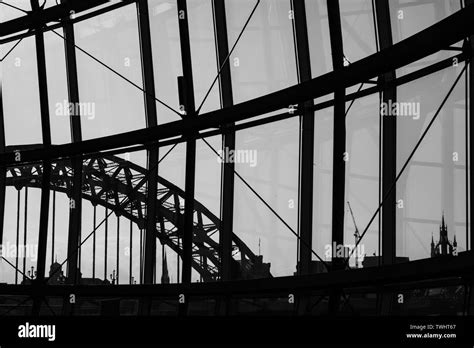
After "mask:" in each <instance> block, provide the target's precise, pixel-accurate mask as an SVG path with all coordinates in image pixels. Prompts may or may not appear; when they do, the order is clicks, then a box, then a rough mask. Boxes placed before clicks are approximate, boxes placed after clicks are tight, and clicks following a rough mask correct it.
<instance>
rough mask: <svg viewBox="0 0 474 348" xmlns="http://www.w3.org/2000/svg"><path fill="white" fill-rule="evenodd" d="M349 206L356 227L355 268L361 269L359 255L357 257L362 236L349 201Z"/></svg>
mask: <svg viewBox="0 0 474 348" xmlns="http://www.w3.org/2000/svg"><path fill="white" fill-rule="evenodd" d="M347 205H348V206H349V212H350V213H351V216H352V222H353V223H354V227H355V232H354V238H355V246H354V249H355V255H354V257H355V267H356V268H359V257H358V255H357V248H358V245H357V243H358V242H359V239H360V234H359V229H358V228H357V224H356V221H355V218H354V213H353V212H352V208H351V204H350V203H349V201H347Z"/></svg>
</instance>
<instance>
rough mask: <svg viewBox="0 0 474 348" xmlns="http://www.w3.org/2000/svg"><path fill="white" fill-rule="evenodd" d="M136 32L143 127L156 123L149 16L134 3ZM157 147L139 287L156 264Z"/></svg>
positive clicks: (150, 158) (150, 165)
mask: <svg viewBox="0 0 474 348" xmlns="http://www.w3.org/2000/svg"><path fill="white" fill-rule="evenodd" d="M137 11H138V30H139V38H140V56H141V63H142V78H143V88H144V90H145V92H146V93H145V94H144V102H145V115H146V125H147V127H154V126H156V125H157V124H158V121H157V110H156V103H155V97H154V96H155V78H154V71H153V55H152V46H151V34H150V16H149V11H148V2H147V1H146V0H139V1H137ZM158 156H159V151H158V147H156V146H153V147H151V148H150V149H149V150H148V151H147V169H148V171H149V172H148V183H147V198H146V199H147V208H146V209H147V214H146V225H145V235H144V238H143V239H144V241H143V242H144V248H143V252H144V260H143V284H152V283H153V274H154V269H155V264H156V213H157V200H156V197H157V194H158ZM150 305H151V302H150V301H148V300H146V301H142V302H141V303H140V312H141V313H142V314H148V313H149V311H150Z"/></svg>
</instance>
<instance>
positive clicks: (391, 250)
mask: <svg viewBox="0 0 474 348" xmlns="http://www.w3.org/2000/svg"><path fill="white" fill-rule="evenodd" d="M375 6H376V11H377V27H378V33H379V38H378V40H379V45H380V49H381V50H383V49H385V48H388V47H390V46H392V45H393V39H392V27H391V24H390V8H389V3H388V0H379V1H376V2H375ZM395 77H396V76H395V71H390V72H388V73H386V74H384V75H383V76H382V77H381V78H382V79H383V82H384V83H389V82H391V81H392V80H394V79H395ZM396 98H397V90H396V87H391V88H387V89H385V90H384V91H383V93H382V102H383V103H389V102H390V101H391V102H392V103H393V102H396ZM381 120H382V133H383V134H382V154H383V155H382V197H385V195H386V194H387V192H388V191H389V190H390V187H391V186H392V184H393V183H394V182H395V178H396V176H397V120H396V117H383V116H382V117H381ZM382 232H383V233H382V264H383V265H389V264H393V263H394V262H395V259H396V190H392V192H391V193H390V195H389V196H388V197H387V200H386V202H384V205H383V207H382Z"/></svg>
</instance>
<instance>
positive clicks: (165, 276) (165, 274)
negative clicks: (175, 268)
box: [161, 252, 170, 284]
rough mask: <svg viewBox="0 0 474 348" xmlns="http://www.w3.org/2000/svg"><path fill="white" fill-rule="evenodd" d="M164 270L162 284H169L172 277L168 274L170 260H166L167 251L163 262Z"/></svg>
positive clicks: (162, 271)
mask: <svg viewBox="0 0 474 348" xmlns="http://www.w3.org/2000/svg"><path fill="white" fill-rule="evenodd" d="M161 267H162V270H161V284H169V283H170V277H169V275H168V262H167V261H166V252H164V254H163V262H162V266H161Z"/></svg>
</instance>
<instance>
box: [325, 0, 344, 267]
mask: <svg viewBox="0 0 474 348" xmlns="http://www.w3.org/2000/svg"><path fill="white" fill-rule="evenodd" d="M327 7H328V20H329V32H330V36H331V52H332V63H333V70H334V71H340V70H342V69H343V67H344V65H343V59H344V53H343V41H342V29H341V18H340V10H339V0H327ZM333 149H334V150H333V185H332V192H333V201H332V241H333V243H334V242H335V243H336V245H342V244H343V243H344V212H345V204H344V199H345V161H344V153H345V152H346V122H345V89H344V87H338V86H335V89H334V145H333ZM343 261H344V259H343V258H333V262H332V266H333V268H334V269H339V268H341V267H343Z"/></svg>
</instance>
